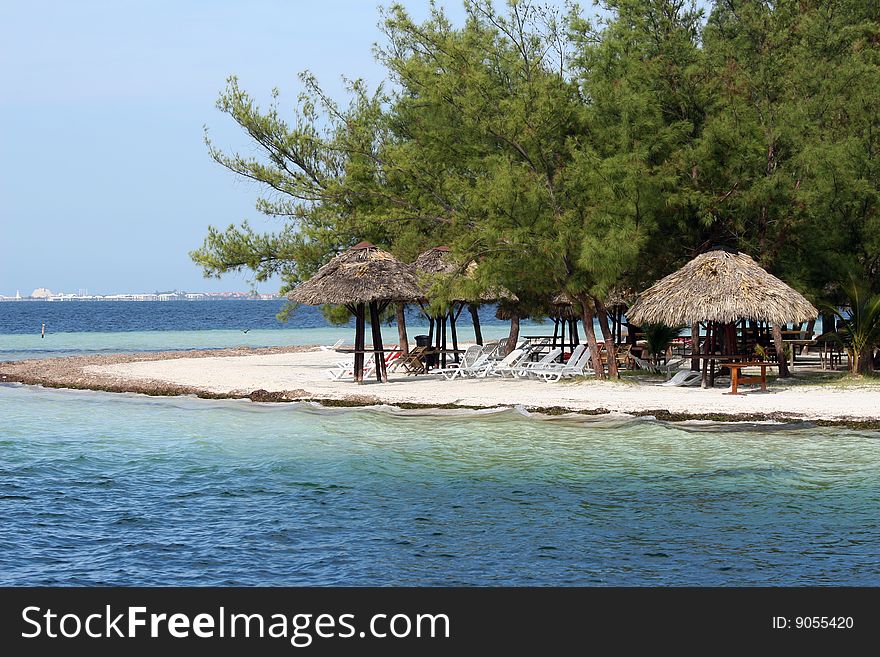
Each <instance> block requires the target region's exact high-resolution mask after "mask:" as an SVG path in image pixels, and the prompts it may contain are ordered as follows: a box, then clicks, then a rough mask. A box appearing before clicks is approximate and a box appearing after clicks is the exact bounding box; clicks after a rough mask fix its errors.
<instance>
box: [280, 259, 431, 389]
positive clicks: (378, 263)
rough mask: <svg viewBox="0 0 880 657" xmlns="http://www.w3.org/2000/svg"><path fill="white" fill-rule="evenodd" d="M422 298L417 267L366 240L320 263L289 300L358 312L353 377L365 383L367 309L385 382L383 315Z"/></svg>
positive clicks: (380, 377) (380, 374)
mask: <svg viewBox="0 0 880 657" xmlns="http://www.w3.org/2000/svg"><path fill="white" fill-rule="evenodd" d="M421 296H422V293H421V290H420V289H419V284H418V281H417V280H416V276H415V273H414V272H413V270H412V267H410V266H409V265H405V264H403V263H402V262H400V261H399V260H397V258H395V257H394V256H393V255H391V254H390V253H388V252H387V251H383V250H382V249H379V248H377V247H376V246H374V245H372V244H370V243H369V242H361V243H360V244H357V245H356V246H353V247H352V248H350V249H349V250H348V251H346V252H345V253H342V254H340V255H338V256H336V257H335V258H333V259H332V260H331V261H330V262H328V263H327V264H326V265H324V266H323V267H321V268H320V269H319V270H318V271H317V273H316V274H315V275H314V276H312V277H311V278H310V279H309V280H307V281H306V282H305V283H302V284H301V285H299V286H298V287H297V288H296V289H295V290H294V291H293V292H291V293H290V294H289V295H288V299H290V300H291V301H295V302H298V303H305V304H308V305H310V306H318V305H323V304H325V303H328V304H336V305H340V306H346V307H347V308H348V309H349V310H350V311H351V313H352V314H353V315H354V316H355V338H354V379H355V381H357V382H358V383H361V382H363V369H364V354H365V352H366V350H365V348H364V323H365V319H366V317H365V315H366V307H369V310H370V324H371V326H372V332H373V349H372V351H373V358H374V360H375V368H376V378H377V379H378V380H379V381H382V382H385V381H387V380H388V374H387V372H386V370H385V350H384V347H383V345H382V329H381V325H380V323H379V315H380V313H381V312H382V310H384V308H385V307H386V306H387V305H388V304H389V303H391V302H394V301H401V302H407V301H416V300H418V299H420V298H421Z"/></svg>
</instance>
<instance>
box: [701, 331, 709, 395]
mask: <svg viewBox="0 0 880 657" xmlns="http://www.w3.org/2000/svg"><path fill="white" fill-rule="evenodd" d="M711 342H712V322H706V336H705V337H704V338H703V374H702V376H701V377H700V386H702V387H703V388H708V387H709V378H708V371H709V346H710V344H711Z"/></svg>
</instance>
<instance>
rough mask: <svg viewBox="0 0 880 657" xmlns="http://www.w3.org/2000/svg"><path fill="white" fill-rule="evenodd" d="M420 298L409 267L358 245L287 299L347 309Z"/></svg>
mask: <svg viewBox="0 0 880 657" xmlns="http://www.w3.org/2000/svg"><path fill="white" fill-rule="evenodd" d="M421 296H422V293H421V290H420V289H419V283H418V280H417V279H416V275H415V273H414V272H413V270H412V268H411V267H410V266H409V265H406V264H404V263H402V262H400V261H399V260H398V259H397V258H395V257H394V256H393V255H391V254H390V253H388V252H387V251H383V250H382V249H379V248H377V247H376V246H373V245H372V244H370V243H369V242H361V243H360V244H357V245H356V246H353V247H352V248H350V249H349V250H348V251H346V252H345V253H342V254H340V255H338V256H336V257H335V258H333V259H332V260H331V261H330V262H328V263H327V264H326V265H324V266H323V267H321V268H320V269H319V270H318V271H317V273H316V274H315V275H314V276H312V277H311V278H310V279H309V280H307V281H306V282H305V283H302V284H301V285H299V286H298V287H297V288H296V289H295V290H294V291H293V292H291V293H290V294H289V295H288V299H290V300H291V301H295V302H297V303H304V304H307V305H309V306H319V305H323V304H325V303H330V304H337V305H345V306H350V305H354V304H359V303H370V302H373V301H377V302H378V301H383V302H389V301H404V302H407V301H416V300H417V299H419V298H421Z"/></svg>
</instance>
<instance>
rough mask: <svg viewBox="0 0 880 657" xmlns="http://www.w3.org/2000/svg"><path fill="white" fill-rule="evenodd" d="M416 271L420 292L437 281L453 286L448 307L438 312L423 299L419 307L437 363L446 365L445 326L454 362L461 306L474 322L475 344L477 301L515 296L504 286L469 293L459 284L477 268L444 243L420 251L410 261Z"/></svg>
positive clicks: (426, 291) (480, 341)
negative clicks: (460, 259) (457, 258)
mask: <svg viewBox="0 0 880 657" xmlns="http://www.w3.org/2000/svg"><path fill="white" fill-rule="evenodd" d="M413 267H414V268H415V270H416V273H417V274H419V275H420V277H421V283H422V291H423V295H425V296H428V295H429V294H430V291H431V287H432V286H433V285H435V284H436V283H437V282H438V279H439V281H440V282H442V283H444V284H446V285H448V286H450V287H451V289H452V290H453V292H452V294H451V296H452V297H453V298H451V299H449V304H448V307H447V308H445V309H444V310H443V311H442V312H439V311H437V310H436V309H435V310H434V311H430V310H428V307H427V306H426V305H425V304H424V303H423V304H422V311H423V312H424V313H425V316H426V317H427V318H428V321H429V327H428V338H429V342H430V343H431V344H433V345H434V348H435V349H436V350H437V351H438V352H439V354H440V364H441V366H443V367H445V366H446V333H447V328H448V329H449V332H450V333H451V337H452V350H453V352H454V357H455V361H456V362H458V360H459V358H458V353H457V352H458V333H457V328H456V325H457V322H458V318H459V317H460V315H461V313H462V311H463V310H464V308H465V307H468V308H469V309H470V313H471V320H472V321H473V325H474V336H475V337H476V341H477V343H478V344H483V339H482V333H481V330H480V318H479V315H478V308H479V306H480V304H483V303H492V302H495V301H499V300H501V299H515V298H516V296H515V295H514V294H513V293H512V292H510V291H508V290H506V289H504V288H503V287H500V286H496V287H493V288H490V289H487V290H481V291H479V292H475V293H469V292H467V291H466V290H465V289H463V288H466V287H467V286H466V285H465V286H463V285H462V283H463V282H465V283H466V282H467V281H470V280H473V278H474V276H475V272H476V268H477V264H476V263H475V262H471V263H469V264H468V265H467V266H466V267H463V266H462V265H461V264H460V263H457V262H455V261H454V260H453V258H452V254H451V250H450V249H449V247H448V246H436V247H434V248H431V249H428V250H427V251H425V252H424V253H422V254H420V255H419V257H418V258H416V260H415V262H413Z"/></svg>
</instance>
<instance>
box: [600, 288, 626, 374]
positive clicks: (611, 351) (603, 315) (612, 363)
mask: <svg viewBox="0 0 880 657" xmlns="http://www.w3.org/2000/svg"><path fill="white" fill-rule="evenodd" d="M595 302H596V315H597V317H598V318H599V328H600V329H602V337H603V338H605V349H606V351H607V352H608V378H610V379H619V378H620V374H618V372H617V349H616V348H615V346H614V333H613V332H612V331H611V327H610V325H609V324H608V310H607V309H606V308H605V304H604V303H602V302H601V301H600V300H599V299H596V300H595Z"/></svg>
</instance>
